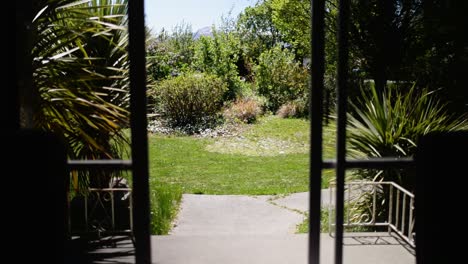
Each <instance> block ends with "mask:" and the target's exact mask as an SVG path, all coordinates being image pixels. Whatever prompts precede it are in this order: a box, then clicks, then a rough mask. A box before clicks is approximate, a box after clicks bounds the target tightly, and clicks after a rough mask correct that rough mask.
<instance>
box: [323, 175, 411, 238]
mask: <svg viewBox="0 0 468 264" xmlns="http://www.w3.org/2000/svg"><path fill="white" fill-rule="evenodd" d="M334 186H335V184H334V183H330V185H329V190H330V202H329V207H328V209H329V234H330V235H331V234H332V230H333V229H332V227H333V226H334V225H335V224H334V222H333V221H332V217H331V216H332V214H333V209H334V206H333V203H332V199H333V197H334V196H333V190H334V189H335V187H334ZM356 186H357V187H356ZM369 186H370V187H369ZM345 187H347V188H346V192H347V195H346V196H345V205H346V206H345V209H344V210H345V212H346V221H344V222H343V226H345V227H353V226H354V227H357V226H368V227H382V226H387V227H388V233H389V234H391V232H395V233H396V234H398V236H400V237H401V238H402V239H403V240H404V241H406V242H407V243H408V244H409V245H410V246H412V247H416V244H415V241H414V235H415V232H414V225H415V221H416V219H415V214H414V210H415V207H414V200H415V195H414V194H412V193H411V192H409V191H408V190H406V189H404V188H403V187H402V186H400V185H398V184H397V183H395V182H391V181H382V182H372V181H354V182H348V183H345ZM379 193H380V194H385V195H386V197H383V199H385V200H387V201H388V212H387V213H388V215H387V217H386V218H385V219H386V221H377V218H376V217H377V214H378V212H377V203H378V200H377V195H378V194H379ZM369 195H371V196H370V197H369ZM363 199H370V200H371V203H372V204H370V205H369V207H368V208H369V210H368V211H366V212H360V214H354V212H355V210H356V208H357V204H358V203H362V202H364V200H363Z"/></svg>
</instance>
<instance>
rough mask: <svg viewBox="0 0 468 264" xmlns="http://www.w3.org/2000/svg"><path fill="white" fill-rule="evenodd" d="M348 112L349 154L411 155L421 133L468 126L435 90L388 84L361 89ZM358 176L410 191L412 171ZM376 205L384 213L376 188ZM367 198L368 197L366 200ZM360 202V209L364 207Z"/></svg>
mask: <svg viewBox="0 0 468 264" xmlns="http://www.w3.org/2000/svg"><path fill="white" fill-rule="evenodd" d="M350 105H351V112H350V113H349V114H348V144H349V148H348V149H349V153H350V155H351V156H354V157H359V158H377V157H411V156H413V154H414V153H415V151H416V147H417V145H418V140H419V138H420V137H421V136H422V135H425V134H427V133H429V132H433V131H454V130H466V129H468V121H467V120H468V119H467V117H466V116H455V115H452V114H450V113H448V112H447V111H446V104H444V103H442V102H441V101H440V100H438V99H437V97H436V92H430V91H427V90H425V89H417V87H416V85H412V86H411V87H409V88H408V87H406V88H404V87H400V88H399V87H398V86H389V87H387V89H386V91H385V92H384V93H383V94H378V93H377V91H376V89H375V87H374V86H372V85H371V86H370V87H369V89H368V90H367V91H365V90H364V89H362V97H361V99H360V100H358V101H357V102H356V103H350ZM357 174H358V177H360V178H364V179H366V180H373V181H393V182H396V183H397V184H399V185H401V186H403V187H404V188H406V189H408V190H410V191H414V183H415V173H414V171H412V170H410V169H392V170H385V171H375V170H361V171H359V172H358V173H357ZM378 196H379V201H378V203H377V206H378V207H379V210H378V212H380V213H381V216H382V217H383V216H385V215H386V213H385V212H386V209H387V207H388V206H386V205H385V200H384V199H385V197H387V195H386V193H385V192H383V191H380V192H378ZM367 202H368V203H369V202H370V199H368V200H367ZM365 206H368V204H367V205H366V203H363V206H362V208H361V209H364V208H365Z"/></svg>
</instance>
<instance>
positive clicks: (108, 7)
mask: <svg viewBox="0 0 468 264" xmlns="http://www.w3.org/2000/svg"><path fill="white" fill-rule="evenodd" d="M36 13H37V15H36V17H35V18H34V19H33V21H32V29H33V31H34V33H33V41H32V45H33V48H32V57H33V85H34V87H35V90H36V92H37V96H36V97H35V104H34V105H35V110H34V123H35V126H36V127H38V128H40V129H44V130H47V131H52V132H54V133H56V134H57V135H60V136H62V137H63V139H64V142H66V144H67V147H68V156H69V158H71V159H110V158H119V157H122V155H123V149H125V147H124V146H125V144H127V140H126V137H125V136H124V133H123V129H124V128H126V127H127V126H128V120H129V114H128V111H127V110H126V106H127V102H128V87H127V76H128V74H127V72H128V71H127V69H128V65H127V51H126V49H127V42H128V41H127V28H126V14H127V0H90V1H69V0H47V1H41V2H40V4H38V5H37V12H36ZM100 174H101V175H94V176H93V177H89V180H90V182H87V180H85V179H88V177H87V176H88V174H87V173H84V174H82V175H81V176H82V177H81V180H82V181H80V182H81V183H84V184H86V185H87V184H89V185H91V186H94V187H104V186H108V183H109V181H108V180H109V177H110V175H109V174H108V173H100Z"/></svg>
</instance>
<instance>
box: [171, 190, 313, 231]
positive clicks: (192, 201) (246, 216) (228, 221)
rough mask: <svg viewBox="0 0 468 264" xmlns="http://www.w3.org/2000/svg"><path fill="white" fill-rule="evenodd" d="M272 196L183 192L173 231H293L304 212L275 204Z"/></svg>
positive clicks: (302, 217)
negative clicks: (271, 201) (270, 200)
mask: <svg viewBox="0 0 468 264" xmlns="http://www.w3.org/2000/svg"><path fill="white" fill-rule="evenodd" d="M271 198H272V196H261V197H252V196H243V195H193V194H184V195H183V198H182V205H181V209H180V212H179V214H178V218H177V220H176V222H175V227H174V228H173V230H172V232H171V234H172V235H174V236H181V235H184V236H186V235H244V234H257V235H258V234H293V233H294V232H295V230H296V225H298V224H299V223H301V222H302V221H303V219H304V215H302V214H300V213H297V212H294V211H291V210H285V209H284V208H281V207H279V206H275V205H273V204H272V203H270V202H269V199H271Z"/></svg>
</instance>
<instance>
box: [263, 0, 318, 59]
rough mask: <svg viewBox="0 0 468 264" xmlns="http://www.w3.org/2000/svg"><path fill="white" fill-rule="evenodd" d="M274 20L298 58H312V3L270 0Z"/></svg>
mask: <svg viewBox="0 0 468 264" xmlns="http://www.w3.org/2000/svg"><path fill="white" fill-rule="evenodd" d="M270 6H271V8H272V20H273V23H274V25H275V27H276V28H277V29H278V30H279V31H280V32H281V34H282V35H283V37H284V40H285V41H286V42H287V43H289V44H290V45H292V47H293V48H294V51H295V53H296V55H297V57H298V58H300V59H302V58H306V57H310V30H311V24H310V17H311V13H310V1H309V0H270Z"/></svg>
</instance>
